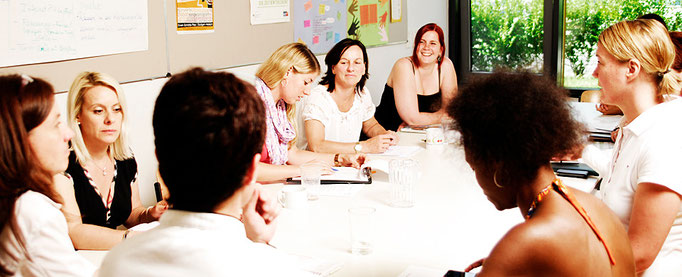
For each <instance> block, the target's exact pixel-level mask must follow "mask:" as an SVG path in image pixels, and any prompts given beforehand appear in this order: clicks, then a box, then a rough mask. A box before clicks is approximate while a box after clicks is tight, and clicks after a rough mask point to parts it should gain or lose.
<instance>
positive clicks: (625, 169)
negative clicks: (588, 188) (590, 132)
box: [583, 19, 682, 276]
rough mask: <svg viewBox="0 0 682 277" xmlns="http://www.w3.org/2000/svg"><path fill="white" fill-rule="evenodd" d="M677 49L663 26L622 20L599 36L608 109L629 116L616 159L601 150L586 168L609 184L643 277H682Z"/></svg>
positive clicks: (681, 112) (607, 191) (607, 194)
mask: <svg viewBox="0 0 682 277" xmlns="http://www.w3.org/2000/svg"><path fill="white" fill-rule="evenodd" d="M674 58H675V48H674V46H673V43H672V41H671V40H670V36H669V35H668V32H667V30H666V29H665V28H664V27H663V25H662V24H660V23H659V22H657V21H655V20H647V19H638V20H633V21H622V22H619V23H616V24H614V25H613V26H611V27H609V28H607V29H606V30H604V31H603V32H602V33H601V34H600V35H599V43H598V44H597V60H598V65H597V68H596V69H595V70H594V73H593V76H594V77H596V78H597V79H599V85H600V86H601V87H602V102H603V103H605V104H609V105H615V106H617V107H618V108H620V109H621V110H622V111H623V113H624V116H623V121H622V122H621V124H620V129H619V131H618V136H617V138H616V142H615V146H614V148H613V151H612V153H611V157H610V158H609V157H604V156H601V157H600V155H599V154H600V152H599V150H598V149H596V148H595V147H594V146H588V147H586V148H585V151H584V152H583V158H584V160H585V162H586V163H588V164H590V165H591V166H593V167H594V168H596V169H597V170H598V171H599V172H600V173H601V174H602V177H603V181H602V182H601V188H600V195H601V198H602V200H603V201H604V203H606V205H607V206H609V208H611V210H613V211H614V213H615V214H616V215H617V216H618V217H619V218H620V220H621V221H622V222H623V224H624V225H625V227H626V228H627V230H628V235H629V237H630V242H631V244H632V250H633V251H632V252H633V255H634V258H635V266H636V271H637V272H638V273H639V274H641V275H639V276H682V205H681V204H682V198H681V196H680V195H682V173H681V172H680V169H679V158H680V156H682V145H680V139H682V127H681V125H680V123H679V118H680V117H681V116H682V100H679V99H678V100H672V101H667V102H666V101H665V99H666V95H669V94H673V93H675V92H677V91H679V84H678V82H677V77H675V76H674V75H673V74H672V71H671V65H672V64H673V60H674Z"/></svg>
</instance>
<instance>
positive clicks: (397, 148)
mask: <svg viewBox="0 0 682 277" xmlns="http://www.w3.org/2000/svg"><path fill="white" fill-rule="evenodd" d="M422 149H423V148H422V147H420V146H402V145H393V146H391V147H389V148H388V150H386V152H384V153H381V154H373V156H397V157H402V158H409V157H412V156H414V154H417V152H419V151H420V150H422Z"/></svg>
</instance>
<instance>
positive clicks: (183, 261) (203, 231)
mask: <svg viewBox="0 0 682 277" xmlns="http://www.w3.org/2000/svg"><path fill="white" fill-rule="evenodd" d="M99 275H100V276H103V277H106V276H311V274H310V273H307V272H305V271H300V270H298V269H297V268H295V265H294V264H293V262H292V259H290V258H289V256H287V255H284V254H283V253H281V252H279V251H278V250H277V249H275V248H273V247H271V246H268V245H265V244H262V243H254V242H252V241H251V240H249V239H248V238H247V237H246V231H245V230H244V225H243V224H242V223H241V221H239V220H238V219H236V218H233V217H230V216H226V215H220V214H214V213H198V212H187V211H178V210H168V211H166V212H165V213H164V214H163V215H162V216H161V219H160V220H159V226H158V227H156V228H154V229H151V230H149V231H146V232H144V233H141V234H138V235H135V236H133V237H130V238H129V239H127V240H125V241H123V242H122V243H120V244H119V245H117V246H116V247H114V248H113V249H112V250H111V251H109V253H108V254H107V256H106V257H105V258H104V261H103V262H102V267H101V269H100V272H99Z"/></svg>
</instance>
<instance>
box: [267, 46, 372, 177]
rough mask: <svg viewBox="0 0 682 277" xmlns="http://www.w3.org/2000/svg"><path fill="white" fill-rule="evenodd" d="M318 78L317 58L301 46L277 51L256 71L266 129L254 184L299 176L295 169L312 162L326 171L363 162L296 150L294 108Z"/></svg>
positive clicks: (350, 156) (351, 157) (358, 157)
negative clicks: (263, 107)
mask: <svg viewBox="0 0 682 277" xmlns="http://www.w3.org/2000/svg"><path fill="white" fill-rule="evenodd" d="M319 74H320V64H319V63H318V61H317V58H316V57H315V55H313V53H312V52H311V51H310V49H308V47H306V46H305V45H304V44H302V43H290V44H286V45H284V46H281V47H279V48H278V49H277V50H275V52H274V53H272V55H271V56H270V57H269V58H268V59H267V60H266V61H265V62H263V64H262V65H261V66H260V67H259V68H258V71H257V72H256V81H255V87H256V91H257V92H258V95H259V96H260V98H261V99H262V100H263V104H264V105H265V116H266V125H267V131H266V136H265V145H264V146H263V151H262V153H261V166H260V168H259V171H258V181H276V180H282V179H285V178H288V177H294V176H300V174H301V171H300V168H299V166H300V165H302V164H304V163H306V162H310V161H314V160H315V161H319V162H321V163H323V164H325V165H327V166H328V167H330V166H353V167H359V166H360V165H362V163H363V162H364V160H365V156H363V155H359V154H339V153H336V154H322V153H314V152H310V151H305V150H301V149H298V148H296V146H295V143H294V140H295V139H296V129H295V127H294V125H293V124H292V122H295V120H294V118H293V117H294V115H295V110H294V107H295V105H294V104H296V102H298V101H299V100H301V98H303V96H305V95H308V94H309V93H310V89H311V88H312V85H313V81H314V80H315V79H316V78H317V76H318V75H319Z"/></svg>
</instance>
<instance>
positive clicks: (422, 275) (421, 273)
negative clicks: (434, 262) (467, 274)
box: [398, 265, 473, 277]
mask: <svg viewBox="0 0 682 277" xmlns="http://www.w3.org/2000/svg"><path fill="white" fill-rule="evenodd" d="M446 272H447V270H444V269H435V268H430V267H424V266H416V265H410V266H408V267H407V268H406V269H405V270H403V272H402V273H400V275H398V277H443V275H445V273H446ZM472 276H473V275H472Z"/></svg>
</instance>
